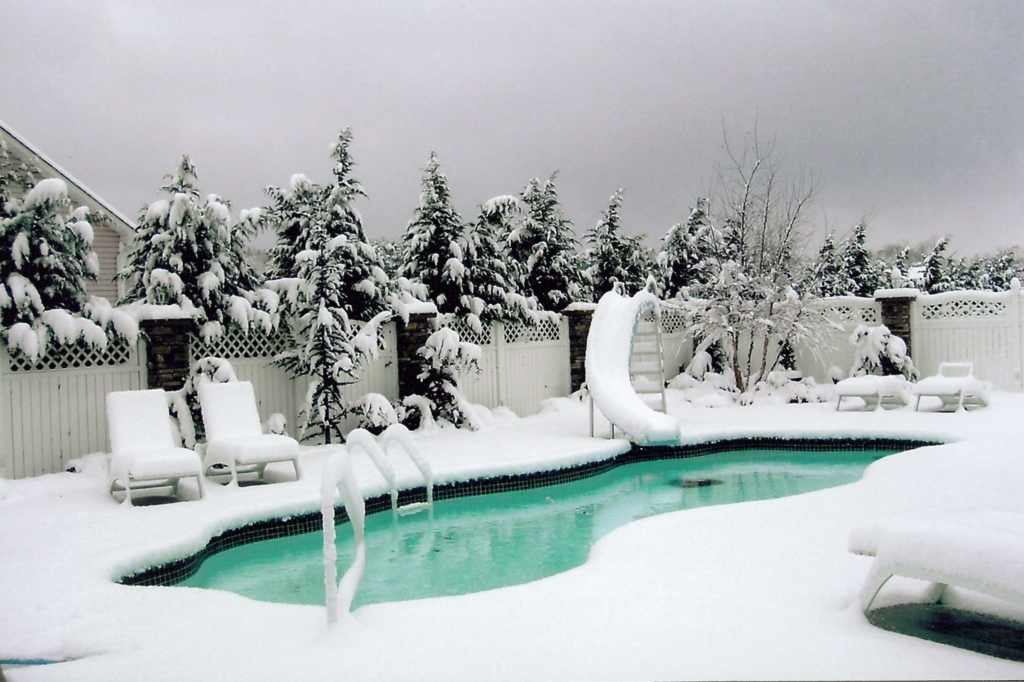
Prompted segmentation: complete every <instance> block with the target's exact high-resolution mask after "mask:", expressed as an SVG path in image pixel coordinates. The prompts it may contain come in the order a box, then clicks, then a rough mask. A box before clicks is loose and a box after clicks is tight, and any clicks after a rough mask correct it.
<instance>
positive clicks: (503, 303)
mask: <svg viewBox="0 0 1024 682" xmlns="http://www.w3.org/2000/svg"><path fill="white" fill-rule="evenodd" d="M519 212H520V209H519V200H518V199H516V198H515V197H513V196H500V197H495V198H493V199H491V200H490V201H488V202H486V203H485V204H484V205H483V206H481V207H480V213H479V215H478V216H477V219H476V222H475V223H473V224H472V225H471V226H469V228H468V229H467V231H466V236H465V243H464V248H463V251H464V255H465V259H464V264H465V266H466V272H467V276H466V278H467V281H468V291H469V294H468V296H469V297H472V298H473V299H475V300H476V302H475V303H474V305H473V306H470V305H467V304H463V306H464V307H466V308H474V307H476V308H479V312H478V313H476V314H477V315H478V316H479V318H480V319H481V320H482V321H485V322H486V321H489V320H499V319H503V320H510V319H524V318H525V317H526V315H527V312H528V311H529V310H531V305H530V304H531V302H530V301H528V300H527V299H525V298H524V297H523V296H521V295H520V294H519V291H518V290H517V287H516V286H515V281H514V280H513V278H512V276H511V273H510V271H509V266H508V256H507V254H506V252H505V249H504V248H503V246H502V245H503V244H504V241H503V239H504V237H505V235H507V234H508V233H509V232H510V231H511V229H512V227H511V226H512V222H513V220H514V219H515V217H516V216H517V215H518V214H519ZM533 307H536V302H533ZM471 312H472V311H471Z"/></svg>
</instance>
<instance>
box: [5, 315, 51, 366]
mask: <svg viewBox="0 0 1024 682" xmlns="http://www.w3.org/2000/svg"><path fill="white" fill-rule="evenodd" d="M36 332H37V330H35V329H33V328H32V327H30V326H29V325H27V324H25V323H24V322H18V323H16V324H13V325H11V326H10V328H8V329H7V345H8V347H10V348H17V349H18V350H20V351H21V352H22V353H24V354H25V355H26V356H28V358H29V360H31V361H32V362H35V361H36V359H37V358H38V357H39V355H40V351H41V350H43V349H45V347H46V345H45V340H44V342H43V343H40V339H39V335H38V334H37V333H36Z"/></svg>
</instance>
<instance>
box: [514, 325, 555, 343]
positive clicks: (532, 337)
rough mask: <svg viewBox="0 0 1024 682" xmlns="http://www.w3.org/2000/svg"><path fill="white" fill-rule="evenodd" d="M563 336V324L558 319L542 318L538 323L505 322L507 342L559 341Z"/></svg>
mask: <svg viewBox="0 0 1024 682" xmlns="http://www.w3.org/2000/svg"><path fill="white" fill-rule="evenodd" d="M561 338H562V325H561V324H559V322H558V320H541V321H539V322H538V323H537V324H525V323H523V322H506V323H505V343H530V342H537V341H558V340H559V339H561Z"/></svg>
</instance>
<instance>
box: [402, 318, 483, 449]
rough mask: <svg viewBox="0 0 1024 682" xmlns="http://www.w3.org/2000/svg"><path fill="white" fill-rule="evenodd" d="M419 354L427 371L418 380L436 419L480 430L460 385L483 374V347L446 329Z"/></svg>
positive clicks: (442, 329)
mask: <svg viewBox="0 0 1024 682" xmlns="http://www.w3.org/2000/svg"><path fill="white" fill-rule="evenodd" d="M417 353H418V354H419V355H420V356H421V357H422V358H423V371H422V372H421V373H420V375H419V376H418V377H417V378H418V379H419V381H420V383H421V384H422V385H423V397H424V398H426V399H427V400H428V401H429V402H430V404H431V405H430V406H431V409H432V411H433V417H434V418H435V419H444V420H447V421H448V422H450V423H451V424H454V425H455V426H462V425H463V424H466V425H468V426H469V427H470V428H471V429H472V430H474V431H476V430H478V429H479V428H480V427H481V423H480V420H479V419H478V418H477V416H476V414H475V413H474V412H473V408H472V406H471V405H470V404H469V401H468V400H466V396H465V395H464V394H463V393H462V389H461V388H460V385H459V381H460V378H461V377H462V376H463V375H465V374H468V373H469V372H474V371H475V372H479V371H480V346H478V345H476V344H474V343H467V342H466V341H461V340H460V339H459V335H458V333H456V332H455V331H453V330H451V329H448V328H447V327H442V328H441V329H438V330H437V331H436V332H434V333H433V334H431V335H430V336H429V337H428V338H427V342H426V343H425V344H424V346H423V347H422V348H420V349H419V350H418V351H417ZM418 407H419V406H418Z"/></svg>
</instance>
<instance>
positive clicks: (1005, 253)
mask: <svg viewBox="0 0 1024 682" xmlns="http://www.w3.org/2000/svg"><path fill="white" fill-rule="evenodd" d="M1014 277H1016V278H1018V279H1024V259H1022V258H1021V257H1020V256H1019V255H1018V253H1017V251H1016V250H1015V249H1003V250H1002V251H1000V252H998V253H997V254H995V255H994V256H991V257H989V258H986V259H985V260H984V262H983V264H982V273H981V276H980V278H979V286H980V288H982V289H987V290H988V291H1008V290H1009V289H1010V281H1011V280H1013V278H1014Z"/></svg>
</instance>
